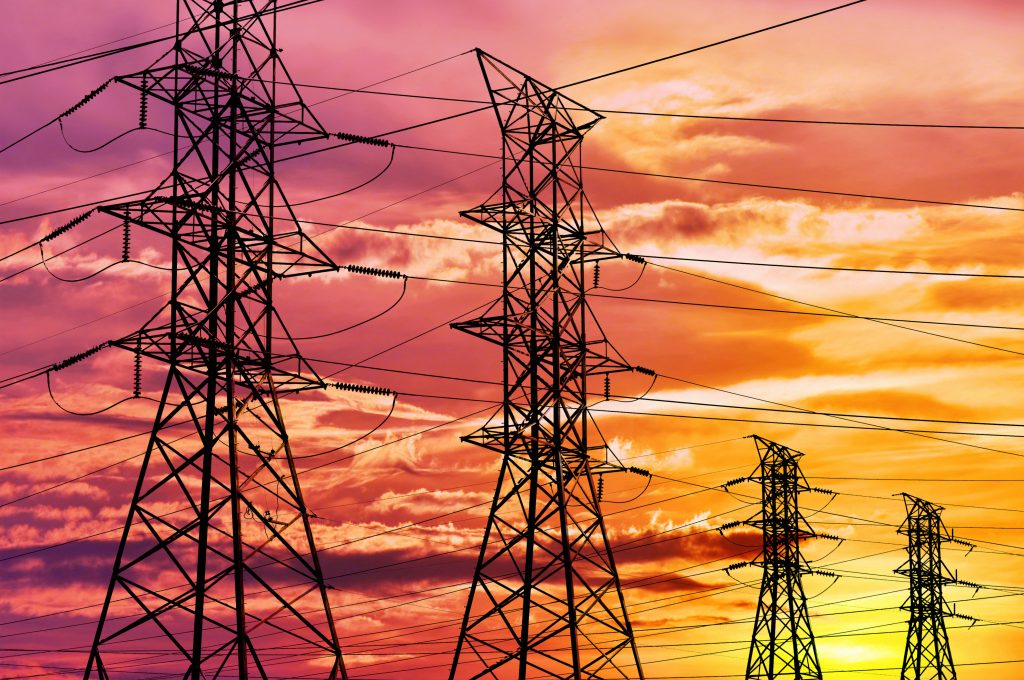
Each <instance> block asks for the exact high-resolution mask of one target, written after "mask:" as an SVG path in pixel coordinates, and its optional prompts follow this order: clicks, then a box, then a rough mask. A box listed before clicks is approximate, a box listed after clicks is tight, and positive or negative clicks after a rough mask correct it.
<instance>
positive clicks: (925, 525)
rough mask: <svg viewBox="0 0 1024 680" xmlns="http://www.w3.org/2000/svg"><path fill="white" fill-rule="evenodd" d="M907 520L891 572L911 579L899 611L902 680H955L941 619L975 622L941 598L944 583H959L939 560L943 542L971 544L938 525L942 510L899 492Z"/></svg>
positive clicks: (961, 583) (964, 583)
mask: <svg viewBox="0 0 1024 680" xmlns="http://www.w3.org/2000/svg"><path fill="white" fill-rule="evenodd" d="M901 495H902V496H903V502H904V503H905V504H906V506H907V519H906V520H904V522H903V525H902V526H900V529H899V533H901V534H904V535H906V537H907V561H906V562H904V563H903V566H902V567H900V568H899V569H897V570H896V573H897V574H903V575H904V576H906V577H907V578H908V579H909V580H910V594H909V596H908V597H907V601H906V602H905V603H904V604H903V609H904V610H905V611H907V612H910V620H909V622H908V625H907V647H906V650H905V651H904V653H903V673H902V674H901V675H900V678H901V680H956V668H954V666H953V651H952V650H951V649H950V646H949V637H948V636H947V634H946V618H947V617H955V618H959V619H965V620H968V621H971V622H974V621H975V620H976V619H974V618H973V617H970V616H967V615H965V614H958V613H957V612H955V611H953V610H951V609H950V608H949V607H948V605H947V604H946V600H945V599H944V598H943V595H942V587H943V586H944V585H948V584H952V583H956V584H960V585H967V586H977V584H974V583H970V582H968V581H961V580H960V579H958V578H957V577H956V576H954V575H953V574H952V573H950V571H949V568H948V567H946V565H945V563H944V562H943V561H942V544H943V543H958V544H960V545H964V546H969V547H971V548H973V546H972V545H971V544H970V543H967V542H966V541H962V540H960V539H958V538H954V537H953V536H952V534H950V533H949V531H947V530H946V527H945V525H944V524H943V523H942V508H941V507H940V506H938V505H935V504H934V503H929V502H928V501H926V500H922V499H920V498H917V497H915V496H911V495H910V494H907V493H904V494H901Z"/></svg>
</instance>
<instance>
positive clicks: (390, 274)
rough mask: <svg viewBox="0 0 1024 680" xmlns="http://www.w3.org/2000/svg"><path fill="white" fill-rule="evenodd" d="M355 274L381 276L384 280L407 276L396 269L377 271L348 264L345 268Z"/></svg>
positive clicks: (372, 268)
mask: <svg viewBox="0 0 1024 680" xmlns="http://www.w3.org/2000/svg"><path fill="white" fill-rule="evenodd" d="M343 269H347V270H348V271H350V272H352V273H353V274H365V275H366V276H379V277H381V278H384V279H404V278H406V276H405V274H403V273H402V272H398V271H395V270H394V269H377V268H376V267H363V266H361V265H358V264H347V265H345V266H344V267H343Z"/></svg>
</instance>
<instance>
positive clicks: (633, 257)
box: [622, 253, 647, 264]
mask: <svg viewBox="0 0 1024 680" xmlns="http://www.w3.org/2000/svg"><path fill="white" fill-rule="evenodd" d="M622 257H624V258H626V259H627V260H629V261H630V262H636V263H637V264H646V263H647V260H645V259H644V258H642V257H640V256H639V255H634V254H633V253H622Z"/></svg>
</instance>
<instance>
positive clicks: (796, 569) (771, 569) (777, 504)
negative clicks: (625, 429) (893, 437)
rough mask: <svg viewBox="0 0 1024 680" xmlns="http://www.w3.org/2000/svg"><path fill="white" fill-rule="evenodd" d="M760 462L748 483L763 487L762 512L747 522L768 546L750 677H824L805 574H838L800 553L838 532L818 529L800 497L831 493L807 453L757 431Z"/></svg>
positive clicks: (759, 562)
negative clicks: (813, 473)
mask: <svg viewBox="0 0 1024 680" xmlns="http://www.w3.org/2000/svg"><path fill="white" fill-rule="evenodd" d="M753 439H754V442H755V443H756V445H757V450H758V454H759V455H760V463H759V465H758V467H757V470H756V471H755V472H754V474H752V475H751V476H749V477H743V478H741V479H737V480H733V481H731V482H729V483H728V484H727V486H730V485H732V484H737V483H740V482H745V481H752V482H758V483H760V485H761V511H760V512H759V513H758V514H757V515H755V516H754V517H753V518H752V519H750V520H747V522H746V524H748V525H750V526H752V527H755V528H758V529H760V530H761V537H762V548H761V552H760V554H759V555H758V556H757V557H756V558H755V559H754V560H753V561H751V562H741V563H739V564H736V565H732V566H731V567H729V569H733V568H736V567H740V566H747V565H753V566H758V567H761V568H762V569H763V570H764V572H763V575H762V577H761V593H760V597H759V598H758V604H757V612H756V613H755V615H754V631H753V635H752V636H751V640H750V653H749V654H748V656H747V673H746V678H747V679H748V680H779V679H789V678H792V679H793V680H820V679H821V666H820V665H819V663H818V650H817V648H816V647H815V644H814V633H813V632H811V620H810V616H809V614H808V611H807V598H806V596H805V595H804V587H803V582H802V577H803V576H804V575H805V574H820V575H823V576H831V577H833V578H835V577H836V575H835V574H834V573H832V572H827V571H820V570H815V569H812V568H811V567H810V565H809V564H808V563H807V560H806V559H805V558H804V557H803V555H801V554H800V542H801V541H803V540H806V539H808V538H829V539H836V537H835V536H830V535H826V534H819V533H816V532H815V531H814V530H813V529H811V527H810V525H809V524H808V523H807V520H806V519H804V516H803V514H802V513H801V512H800V506H799V502H798V499H799V497H800V494H801V493H805V492H808V491H814V492H821V493H831V492H829V491H826V490H824V489H818V488H815V487H811V486H810V485H809V484H808V483H807V479H806V478H805V477H804V474H803V472H801V471H800V458H802V457H803V455H804V454H802V453H800V452H799V451H794V450H792V449H789V448H787V447H785V446H783V445H781V444H776V443H775V442H772V441H768V440H767V439H763V438H761V437H758V436H757V435H753Z"/></svg>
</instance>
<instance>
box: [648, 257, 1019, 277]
mask: <svg viewBox="0 0 1024 680" xmlns="http://www.w3.org/2000/svg"><path fill="white" fill-rule="evenodd" d="M640 257H642V258H644V259H645V260H673V261H677V262H700V263H703V264H730V265H739V266H742V267H772V268H780V269H809V270H814V271H830V272H856V273H863V274H909V275H913V276H951V277H956V278H977V279H1024V274H980V273H975V272H940V271H934V270H928V269H868V268H866V267H830V266H827V265H811V264H788V263H784V262H748V261H744V260H715V259H709V258H702V257H676V256H671V255H640Z"/></svg>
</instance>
